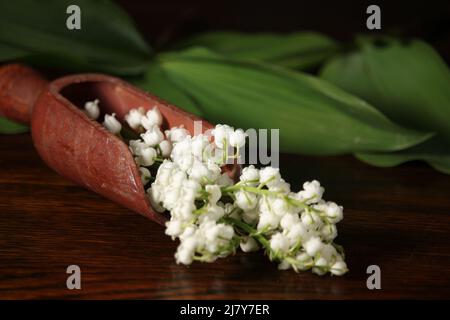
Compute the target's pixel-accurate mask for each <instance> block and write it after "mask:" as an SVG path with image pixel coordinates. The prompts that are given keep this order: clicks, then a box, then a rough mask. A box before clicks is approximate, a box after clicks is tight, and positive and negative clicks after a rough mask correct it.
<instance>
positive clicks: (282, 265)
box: [278, 260, 291, 270]
mask: <svg viewBox="0 0 450 320" xmlns="http://www.w3.org/2000/svg"><path fill="white" fill-rule="evenodd" d="M290 268H291V264H290V263H289V262H287V261H286V260H283V261H281V262H280V263H279V264H278V270H288V269H290Z"/></svg>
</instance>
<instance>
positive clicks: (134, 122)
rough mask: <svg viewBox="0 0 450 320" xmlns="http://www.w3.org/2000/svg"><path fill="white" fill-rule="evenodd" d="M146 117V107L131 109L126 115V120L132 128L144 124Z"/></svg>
mask: <svg viewBox="0 0 450 320" xmlns="http://www.w3.org/2000/svg"><path fill="white" fill-rule="evenodd" d="M143 117H144V108H142V107H141V108H138V109H131V110H130V111H129V112H128V113H127V114H126V115H125V121H126V122H127V123H128V125H129V126H130V128H131V129H138V128H139V127H140V126H141V125H142V118H143Z"/></svg>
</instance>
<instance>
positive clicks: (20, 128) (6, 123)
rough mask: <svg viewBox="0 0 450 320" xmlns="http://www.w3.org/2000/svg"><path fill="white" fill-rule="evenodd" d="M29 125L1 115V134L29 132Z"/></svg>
mask: <svg viewBox="0 0 450 320" xmlns="http://www.w3.org/2000/svg"><path fill="white" fill-rule="evenodd" d="M28 130H29V127H27V126H25V125H23V124H20V123H16V122H13V121H11V120H8V119H6V118H3V117H0V134H16V133H22V132H27V131H28Z"/></svg>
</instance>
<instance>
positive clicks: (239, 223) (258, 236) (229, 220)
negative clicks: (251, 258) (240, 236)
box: [223, 217, 272, 251]
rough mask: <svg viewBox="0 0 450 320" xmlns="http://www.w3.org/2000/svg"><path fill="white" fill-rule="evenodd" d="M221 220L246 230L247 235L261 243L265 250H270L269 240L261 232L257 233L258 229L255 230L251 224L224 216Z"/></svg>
mask: <svg viewBox="0 0 450 320" xmlns="http://www.w3.org/2000/svg"><path fill="white" fill-rule="evenodd" d="M223 220H224V222H226V223H228V224H231V225H235V226H237V227H239V228H240V229H242V230H244V231H245V232H247V233H248V234H249V236H251V237H253V238H255V239H256V240H258V242H259V243H261V245H262V246H263V247H264V248H265V249H266V250H269V251H271V250H272V249H271V248H270V243H269V240H267V239H266V237H264V236H263V235H262V234H260V233H258V230H256V229H255V228H253V227H252V226H250V225H248V224H247V223H245V222H243V221H240V220H238V219H235V218H231V217H224V218H223Z"/></svg>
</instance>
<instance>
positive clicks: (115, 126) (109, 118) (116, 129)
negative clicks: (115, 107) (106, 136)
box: [103, 113, 122, 134]
mask: <svg viewBox="0 0 450 320" xmlns="http://www.w3.org/2000/svg"><path fill="white" fill-rule="evenodd" d="M103 126H104V127H105V128H106V129H107V130H108V131H109V132H111V133H113V134H118V133H120V130H122V125H121V124H120V122H119V121H118V120H117V119H116V114H115V113H113V114H112V115H109V114H105V120H104V121H103Z"/></svg>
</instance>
